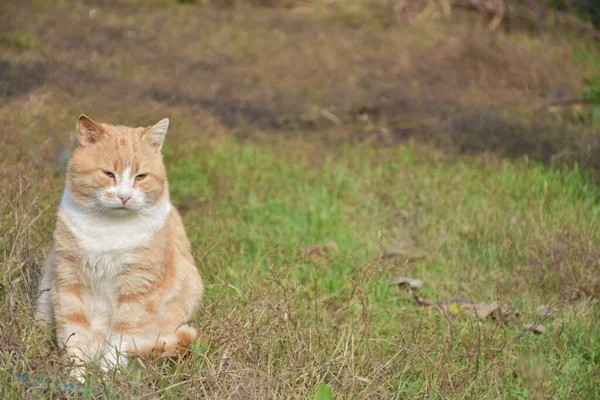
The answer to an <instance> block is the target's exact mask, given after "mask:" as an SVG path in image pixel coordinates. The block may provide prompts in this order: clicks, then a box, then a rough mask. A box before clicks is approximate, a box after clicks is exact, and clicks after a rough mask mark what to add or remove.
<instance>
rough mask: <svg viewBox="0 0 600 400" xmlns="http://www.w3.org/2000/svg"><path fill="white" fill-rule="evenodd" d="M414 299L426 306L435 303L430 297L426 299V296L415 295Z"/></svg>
mask: <svg viewBox="0 0 600 400" xmlns="http://www.w3.org/2000/svg"><path fill="white" fill-rule="evenodd" d="M415 300H416V301H417V303H419V304H420V305H422V306H427V307H431V306H435V304H436V303H435V301H433V300H431V299H426V298H424V297H421V296H415Z"/></svg>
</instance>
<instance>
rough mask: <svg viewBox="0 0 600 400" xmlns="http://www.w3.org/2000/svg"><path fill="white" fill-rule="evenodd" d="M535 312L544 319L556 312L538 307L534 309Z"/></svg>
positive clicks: (545, 307)
mask: <svg viewBox="0 0 600 400" xmlns="http://www.w3.org/2000/svg"><path fill="white" fill-rule="evenodd" d="M535 311H536V312H537V313H538V314H540V315H541V316H542V317H544V318H548V317H549V316H551V315H553V314H555V313H556V310H554V309H552V308H548V307H547V306H538V307H536V309H535Z"/></svg>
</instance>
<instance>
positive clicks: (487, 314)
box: [439, 297, 519, 322]
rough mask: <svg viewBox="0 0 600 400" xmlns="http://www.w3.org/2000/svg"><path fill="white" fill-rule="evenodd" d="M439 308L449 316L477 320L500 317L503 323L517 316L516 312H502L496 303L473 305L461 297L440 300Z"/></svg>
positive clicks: (513, 310)
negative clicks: (460, 316) (461, 316)
mask: <svg viewBox="0 0 600 400" xmlns="http://www.w3.org/2000/svg"><path fill="white" fill-rule="evenodd" d="M439 308H440V310H441V311H442V312H446V313H448V314H451V315H464V316H466V317H475V318H479V319H487V318H499V317H501V320H502V321H504V322H507V321H510V320H513V319H515V318H516V317H518V316H519V311H518V310H516V309H508V310H503V309H502V308H501V307H500V304H499V303H498V302H497V301H493V302H491V303H477V304H473V303H471V302H470V301H468V300H467V299H465V298H463V297H456V298H453V299H449V300H442V301H441V302H440V304H439Z"/></svg>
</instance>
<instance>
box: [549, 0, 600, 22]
mask: <svg viewBox="0 0 600 400" xmlns="http://www.w3.org/2000/svg"><path fill="white" fill-rule="evenodd" d="M550 6H551V7H552V8H554V9H556V10H559V11H568V12H572V13H574V14H576V15H577V16H578V17H580V18H581V19H583V20H584V21H590V22H592V23H593V24H594V25H595V26H596V27H600V1H598V0H550Z"/></svg>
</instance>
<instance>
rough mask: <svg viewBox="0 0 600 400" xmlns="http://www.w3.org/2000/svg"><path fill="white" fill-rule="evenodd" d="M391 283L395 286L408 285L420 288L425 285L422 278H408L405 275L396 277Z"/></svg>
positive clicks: (412, 287)
mask: <svg viewBox="0 0 600 400" xmlns="http://www.w3.org/2000/svg"><path fill="white" fill-rule="evenodd" d="M390 285H392V286H395V285H398V286H404V285H407V286H408V287H409V288H411V289H418V288H420V287H421V286H423V281H422V280H420V279H413V278H406V277H404V276H400V277H398V278H396V279H393V280H392V281H391V282H390Z"/></svg>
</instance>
